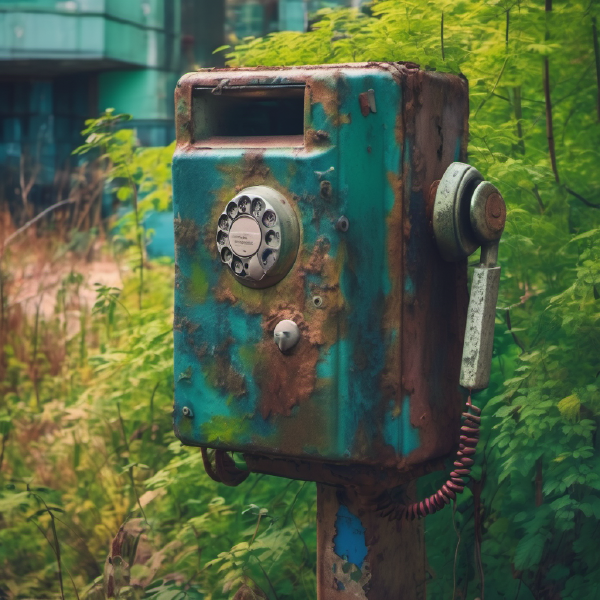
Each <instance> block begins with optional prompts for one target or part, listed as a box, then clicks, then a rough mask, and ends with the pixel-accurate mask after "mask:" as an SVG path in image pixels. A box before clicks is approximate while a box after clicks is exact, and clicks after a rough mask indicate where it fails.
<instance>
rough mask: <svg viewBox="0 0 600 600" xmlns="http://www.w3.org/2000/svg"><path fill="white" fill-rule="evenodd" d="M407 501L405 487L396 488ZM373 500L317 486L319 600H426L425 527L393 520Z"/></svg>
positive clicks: (416, 523)
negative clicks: (381, 514)
mask: <svg viewBox="0 0 600 600" xmlns="http://www.w3.org/2000/svg"><path fill="white" fill-rule="evenodd" d="M398 493H399V494H400V495H401V496H402V497H403V498H404V500H405V501H407V500H409V499H410V494H409V490H408V489H407V488H405V489H402V490H398ZM372 504H373V499H372V498H369V497H367V496H364V495H361V494H357V493H354V492H352V491H350V490H348V489H344V488H336V487H334V486H330V485H324V484H319V485H317V597H318V598H319V600H379V599H381V600H383V599H386V600H387V599H396V598H399V599H400V598H401V599H402V600H424V599H425V598H426V588H425V580H426V578H425V568H426V558H425V541H424V539H423V524H422V522H419V521H412V522H411V521H407V520H405V519H401V520H395V521H389V520H388V518H387V517H382V516H380V514H379V513H378V512H377V511H374V510H373V507H372Z"/></svg>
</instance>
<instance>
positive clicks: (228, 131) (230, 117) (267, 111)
mask: <svg viewBox="0 0 600 600" xmlns="http://www.w3.org/2000/svg"><path fill="white" fill-rule="evenodd" d="M304 90H305V86H304V85H289V84H288V85H281V86H266V85H265V86H232V87H230V88H227V87H224V88H222V89H217V88H195V89H194V91H193V101H192V110H193V120H194V142H195V143H196V144H199V145H201V146H204V145H207V146H209V147H210V146H213V145H215V146H216V145H218V146H234V147H255V146H283V147H286V146H302V145H303V143H304Z"/></svg>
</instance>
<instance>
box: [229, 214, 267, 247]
mask: <svg viewBox="0 0 600 600" xmlns="http://www.w3.org/2000/svg"><path fill="white" fill-rule="evenodd" d="M229 243H230V245H231V249H232V250H233V251H234V252H235V253H236V254H237V255H238V256H244V257H246V256H252V255H253V254H254V253H255V252H256V251H257V250H258V249H259V247H260V243H261V234H260V225H259V224H258V223H257V222H256V221H255V220H254V219H253V218H252V217H246V216H243V217H239V218H238V219H236V220H235V221H234V222H233V224H232V225H231V229H230V230H229Z"/></svg>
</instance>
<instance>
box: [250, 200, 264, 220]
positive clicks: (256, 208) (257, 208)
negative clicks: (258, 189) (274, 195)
mask: <svg viewBox="0 0 600 600" xmlns="http://www.w3.org/2000/svg"><path fill="white" fill-rule="evenodd" d="M263 210H265V203H264V202H263V201H262V200H261V199H260V198H254V200H252V214H253V215H254V217H256V218H257V219H259V218H260V215H261V214H262V212H263Z"/></svg>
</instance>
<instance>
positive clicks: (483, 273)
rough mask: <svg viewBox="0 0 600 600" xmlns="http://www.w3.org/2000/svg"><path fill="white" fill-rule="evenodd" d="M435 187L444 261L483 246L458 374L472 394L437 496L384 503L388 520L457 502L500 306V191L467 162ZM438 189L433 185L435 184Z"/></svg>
mask: <svg viewBox="0 0 600 600" xmlns="http://www.w3.org/2000/svg"><path fill="white" fill-rule="evenodd" d="M436 183H437V189H436V195H435V204H434V207H433V231H434V234H435V239H436V242H437V245H438V248H439V250H440V254H441V255H442V258H443V259H444V260H447V261H449V262H452V261H457V260H462V259H464V258H466V257H467V256H469V255H470V254H472V253H473V252H475V250H477V248H478V247H479V246H481V259H480V262H479V264H478V265H477V266H476V267H475V271H474V273H473V281H472V283H471V297H470V299H469V308H468V310H467V324H466V328H465V341H464V346H463V355H462V363H461V370H460V380H459V382H460V385H461V386H462V387H464V388H466V389H467V390H468V391H469V396H468V399H467V403H466V407H465V411H464V412H463V413H462V416H463V423H462V426H461V429H460V445H459V450H458V452H457V453H456V457H455V460H454V465H453V470H452V472H451V473H450V476H449V478H448V480H447V481H446V483H445V484H444V485H443V486H442V487H441V488H440V489H439V490H438V491H437V492H435V494H432V495H431V496H429V497H427V498H425V499H424V500H421V501H420V502H413V503H412V504H409V505H408V506H405V505H402V504H393V503H385V502H384V505H383V506H381V507H380V514H381V515H382V516H387V517H389V518H390V519H393V518H396V519H400V518H406V519H411V520H412V519H415V518H417V519H420V518H422V517H425V516H427V515H430V514H433V513H435V512H437V511H438V510H440V509H441V508H443V507H444V506H445V505H446V504H449V503H450V502H451V500H455V499H456V495H457V494H460V493H461V492H462V491H463V490H464V488H465V485H466V483H465V480H464V477H468V476H469V475H470V472H471V466H472V465H473V463H474V460H473V455H474V454H475V449H476V447H477V442H478V441H479V428H480V425H481V409H480V408H479V407H477V406H475V405H474V404H473V402H472V400H471V393H472V391H473V390H481V389H484V388H486V387H487V386H488V384H489V381H490V369H491V363H492V349H493V343H494V322H495V316H496V302H497V300H498V287H499V285H500V267H499V266H498V264H497V263H498V244H499V242H500V237H501V236H502V231H503V230H504V224H505V222H506V205H505V204H504V199H503V198H502V195H501V194H500V192H499V191H498V189H497V188H496V187H495V186H494V185H492V184H491V183H490V182H489V181H484V180H483V176H482V175H481V173H480V172H479V171H478V170H477V169H475V168H474V167H471V166H470V165H467V164H465V163H459V162H455V163H452V164H451V165H450V166H449V167H448V168H447V169H446V172H445V173H444V175H443V176H442V179H441V180H440V181H439V182H436ZM434 185H435V184H434Z"/></svg>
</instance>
